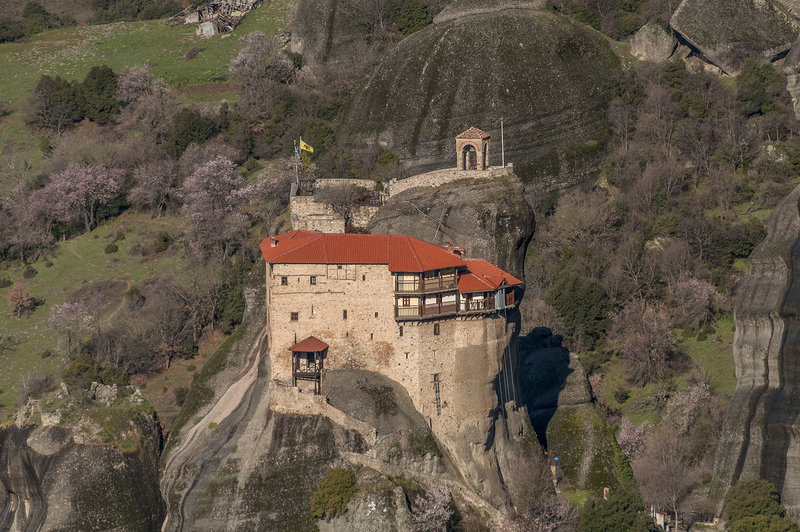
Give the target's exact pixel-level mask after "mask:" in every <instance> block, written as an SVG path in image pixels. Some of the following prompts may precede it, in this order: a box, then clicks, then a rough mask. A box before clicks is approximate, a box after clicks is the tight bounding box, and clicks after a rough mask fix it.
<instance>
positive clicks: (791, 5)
mask: <svg viewBox="0 0 800 532" xmlns="http://www.w3.org/2000/svg"><path fill="white" fill-rule="evenodd" d="M776 2H778V3H779V4H780V5H782V6H783V7H785V8H786V9H788V10H789V13H791V14H792V15H793V16H794V17H795V18H800V0H776Z"/></svg>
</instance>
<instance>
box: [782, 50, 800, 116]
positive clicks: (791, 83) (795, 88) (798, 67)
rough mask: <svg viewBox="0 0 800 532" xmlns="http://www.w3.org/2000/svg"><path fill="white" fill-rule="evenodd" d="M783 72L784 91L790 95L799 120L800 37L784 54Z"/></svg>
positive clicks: (795, 114)
mask: <svg viewBox="0 0 800 532" xmlns="http://www.w3.org/2000/svg"><path fill="white" fill-rule="evenodd" d="M783 72H784V74H786V91H787V92H788V93H789V95H790V96H791V97H792V107H793V108H794V116H795V118H797V119H798V120H800V38H798V40H797V41H795V43H794V45H793V46H792V49H791V50H789V53H788V54H786V59H785V60H784V62H783Z"/></svg>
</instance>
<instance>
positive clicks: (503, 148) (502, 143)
mask: <svg viewBox="0 0 800 532" xmlns="http://www.w3.org/2000/svg"><path fill="white" fill-rule="evenodd" d="M500 153H501V155H502V159H503V168H505V167H506V142H505V137H504V136H503V117H502V116H501V117H500Z"/></svg>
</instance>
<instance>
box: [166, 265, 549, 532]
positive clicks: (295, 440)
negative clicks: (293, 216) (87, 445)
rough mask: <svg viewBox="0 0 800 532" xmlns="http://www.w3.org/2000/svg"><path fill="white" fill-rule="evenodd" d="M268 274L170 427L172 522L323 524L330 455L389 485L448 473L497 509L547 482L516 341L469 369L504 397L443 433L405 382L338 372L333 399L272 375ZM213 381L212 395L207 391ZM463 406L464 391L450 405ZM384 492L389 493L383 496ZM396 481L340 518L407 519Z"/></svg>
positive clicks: (385, 522) (333, 461)
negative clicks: (320, 494) (313, 503)
mask: <svg viewBox="0 0 800 532" xmlns="http://www.w3.org/2000/svg"><path fill="white" fill-rule="evenodd" d="M263 276H264V271H263V269H261V270H260V271H259V272H258V273H257V274H255V275H254V276H253V278H252V279H251V282H250V283H248V286H247V287H246V288H245V299H246V301H247V309H246V312H245V316H244V319H243V325H242V327H244V329H242V330H243V332H242V333H241V334H240V336H238V337H236V338H234V340H235V341H233V342H232V343H231V344H230V346H229V350H228V354H227V358H226V359H224V360H223V359H221V360H216V359H215V358H212V359H211V360H210V361H209V362H208V363H207V364H206V368H204V369H203V371H202V372H201V374H200V375H198V377H197V378H196V379H195V382H194V384H193V387H192V390H191V391H190V392H189V395H188V396H187V398H186V403H185V404H184V409H186V411H185V412H184V411H182V412H181V414H180V416H179V417H180V418H183V419H184V420H194V423H191V422H189V423H183V424H182V425H179V424H178V423H177V422H176V428H175V429H174V430H173V433H172V435H171V436H170V443H169V445H168V447H167V449H166V450H165V452H164V458H163V471H164V472H163V475H162V480H161V491H162V493H163V496H164V498H165V499H166V501H167V505H168V514H167V518H166V520H165V521H164V525H163V529H164V530H189V529H192V530H193V529H202V530H221V529H247V530H257V529H268V530H280V529H313V528H314V525H315V524H316V523H315V520H314V519H313V517H312V516H311V514H310V510H309V502H310V500H311V496H312V494H313V492H314V491H315V490H316V487H317V484H318V482H319V480H320V479H321V478H322V476H323V475H324V473H325V471H326V470H327V469H328V468H329V467H347V468H350V469H352V470H354V471H356V474H357V476H358V479H359V480H358V481H359V485H361V484H362V482H367V480H368V477H370V475H374V473H375V472H377V473H378V474H380V475H381V478H382V479H383V480H382V481H381V482H382V483H381V482H379V483H378V485H379V486H383V487H384V488H385V487H386V486H387V483H389V484H390V483H391V482H392V480H391V478H392V477H403V478H413V479H415V480H416V481H417V482H421V483H424V484H425V485H428V486H431V485H441V486H443V487H446V488H447V489H448V490H449V491H451V493H453V495H454V497H455V498H456V500H457V501H458V502H459V504H462V505H465V504H466V505H470V506H472V507H473V508H476V509H478V510H479V511H480V512H485V514H486V515H489V516H491V517H493V518H496V517H497V515H498V513H499V511H500V510H501V509H503V508H505V507H506V505H511V504H513V505H514V506H515V507H517V508H525V504H526V501H527V500H528V499H529V498H530V493H531V491H532V490H541V489H547V487H548V486H547V485H546V484H543V483H542V482H539V483H538V484H537V482H536V481H535V480H534V481H531V478H532V474H533V473H534V472H535V471H537V470H541V457H540V455H539V454H538V453H537V452H536V451H537V450H538V446H537V445H536V442H535V438H533V437H532V434H533V430H532V429H531V428H530V422H529V420H528V416H527V411H526V410H525V409H524V408H520V409H517V408H515V406H514V402H513V401H514V398H515V396H514V394H509V393H507V391H508V390H510V389H512V388H514V387H513V386H512V384H511V383H512V381H513V379H514V377H513V371H512V370H511V368H512V367H513V366H514V364H516V357H515V353H516V351H515V350H513V351H509V353H510V354H509V355H508V356H503V351H504V350H503V348H502V346H501V345H500V343H499V342H497V345H495V344H494V343H493V344H492V345H487V346H486V348H485V351H486V353H484V354H483V355H484V357H485V358H489V359H491V360H492V361H494V362H495V364H494V365H492V364H487V365H486V366H485V367H483V366H481V365H480V364H478V363H473V364H472V365H471V366H470V365H465V369H464V370H463V371H474V372H478V373H480V374H481V375H482V376H483V377H484V381H483V382H482V384H484V385H485V386H486V387H487V388H489V389H491V390H497V393H496V397H495V396H494V395H493V397H494V398H495V400H494V402H493V404H492V405H490V408H488V409H487V410H486V411H485V412H483V414H484V415H483V417H481V418H480V419H473V418H470V421H471V422H470V423H466V425H469V426H466V427H463V429H461V430H453V431H451V432H448V433H446V434H441V435H439V434H437V435H436V438H433V437H432V435H431V431H430V429H429V427H428V423H427V421H426V420H425V419H424V418H423V417H422V416H421V415H419V414H418V413H417V412H416V411H415V410H413V405H412V404H411V399H410V397H409V396H408V395H407V394H405V395H404V393H405V392H404V391H403V390H404V389H403V388H402V387H401V386H400V385H399V384H397V383H393V382H391V381H389V380H388V379H387V378H386V377H383V376H381V375H378V374H371V375H367V374H366V373H368V372H364V371H361V372H359V371H356V370H348V371H341V372H329V375H326V376H325V377H324V379H323V383H322V391H323V393H325V394H327V393H328V389H326V386H328V384H329V385H330V386H329V390H330V393H331V395H330V397H329V399H330V402H327V401H325V400H321V399H322V398H320V397H319V396H314V395H312V394H311V393H308V392H305V393H300V392H299V391H298V389H297V388H289V387H284V386H280V385H278V384H276V383H274V382H272V377H271V369H270V367H271V364H270V361H269V359H268V357H264V356H262V354H263V353H264V348H265V342H266V338H265V324H264V305H265V301H264V299H265V298H264V287H263ZM497 321H498V322H499V320H497ZM517 321H518V320H517ZM517 321H514V320H512V321H511V323H509V324H508V325H507V329H508V331H507V336H508V338H507V341H512V340H514V341H515V340H516V335H515V331H516V330H517V328H518V323H517ZM504 323H505V322H504ZM493 325H496V324H493ZM502 345H506V344H502ZM496 351H499V352H496ZM221 352H224V350H223V351H221ZM216 356H217V355H215V357H216ZM469 358H470V359H471V360H472V359H473V357H469ZM512 358H513V360H512ZM475 359H476V360H481V361H483V358H479V357H475ZM209 366H211V367H212V368H213V374H212V372H211V371H210V370H208V368H209ZM468 366H469V367H468ZM329 378H330V382H328V379H329ZM203 388H208V391H207V392H206V394H210V395H211V396H212V398H211V399H210V400H209V401H207V402H203V403H198V401H197V399H196V398H197V397H198V396H200V395H201V394H200V393H199V391H202V389H203ZM386 389H389V390H394V391H393V392H392V395H393V396H394V398H395V401H391V402H390V403H394V404H395V405H396V407H397V408H398V409H399V410H400V412H398V413H397V414H396V416H400V417H391V416H390V417H388V418H387V417H386V414H385V412H381V410H382V409H383V408H385V407H386V404H387V403H386V401H385V395H386V394H387V393H388V392H386V391H385V390H386ZM514 389H516V390H518V389H519V387H518V386H517V387H516V388H514ZM500 390H505V391H506V392H500ZM401 392H402V393H401ZM465 395H469V394H465ZM469 400H470V397H466V398H464V399H463V401H465V402H469ZM473 402H474V401H473ZM198 404H199V406H198ZM189 405H194V406H189ZM459 406H460V405H459V404H457V400H456V398H455V397H454V399H453V404H452V405H450V407H451V408H458V407H459ZM401 418H402V419H401ZM440 446H441V447H440ZM390 491H391V490H390ZM375 493H379V494H380V493H383V494H384V496H382V497H383V498H382V499H376V498H375V497H376V495H375ZM385 493H386V490H385V489H383V488H380V487H378V488H376V489H375V490H365V491H364V493H363V496H360V497H358V498H355V499H354V500H353V501H351V506H350V508H351V510H352V512H353V513H352V514H350V515H349V516H348V517H346V518H343V519H342V520H340V521H339V520H337V526H338V525H340V526H339V528H338V529H342V528H344V529H352V530H363V529H368V528H365V527H367V523H369V522H371V521H372V522H374V523H377V525H376V526H379V527H380V528H382V529H383V528H385V529H387V530H392V529H394V528H399V529H403V528H402V527H403V526H406V525H404V524H403V523H405V524H407V523H408V515H405V513H404V511H403V508H401V507H398V506H396V501H398V500H401V498H400V497H397V493H395V491H392V493H393V495H392V496H391V499H392V500H390V501H388V502H387V501H386V500H385V499H386V497H385ZM402 500H404V498H402ZM381 501H382V502H381ZM379 503H380V504H379ZM384 510H386V511H385V512H384ZM376 511H377V512H378V514H375V512H376ZM323 528H324V526H323ZM406 528H407V527H406ZM373 529H374V528H373Z"/></svg>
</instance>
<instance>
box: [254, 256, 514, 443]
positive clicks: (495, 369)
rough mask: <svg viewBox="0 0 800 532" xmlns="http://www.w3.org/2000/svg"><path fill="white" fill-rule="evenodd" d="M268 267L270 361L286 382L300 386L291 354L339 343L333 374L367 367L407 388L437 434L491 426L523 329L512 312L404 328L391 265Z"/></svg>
mask: <svg viewBox="0 0 800 532" xmlns="http://www.w3.org/2000/svg"><path fill="white" fill-rule="evenodd" d="M267 270H268V271H267V279H266V281H267V287H268V288H267V297H268V318H267V319H268V324H269V337H270V339H271V343H270V357H271V361H272V371H273V376H274V378H276V379H278V380H279V381H282V382H284V383H288V382H291V354H290V351H289V348H290V347H291V346H292V345H294V343H295V342H298V341H301V340H303V339H305V338H306V337H308V336H315V337H317V338H319V339H320V340H322V341H324V342H326V343H327V344H328V345H329V346H330V348H329V349H328V353H327V357H326V359H325V368H328V369H364V370H368V371H374V372H376V373H380V374H382V375H384V376H386V377H388V378H390V379H392V380H394V381H396V382H398V383H400V384H401V385H402V386H403V387H404V388H405V389H406V390H407V391H408V393H409V395H410V396H411V400H412V401H413V403H414V407H415V408H416V409H417V410H418V411H419V412H421V413H422V414H423V415H425V416H426V417H429V418H430V423H431V427H432V428H433V430H434V432H436V433H441V432H443V431H452V430H455V429H456V428H457V427H459V426H460V425H461V424H462V423H464V422H467V423H473V422H474V423H479V422H481V421H482V420H487V419H488V416H489V412H491V411H492V410H493V409H494V408H496V407H497V404H498V400H497V396H496V394H495V391H494V388H493V382H494V379H495V377H496V376H497V374H498V373H499V372H500V371H501V360H502V359H503V358H504V356H506V357H510V356H512V355H511V354H510V353H509V351H511V350H512V349H514V348H513V346H512V342H511V339H512V336H513V335H514V333H515V329H514V327H515V326H514V325H513V324H509V323H508V322H507V320H506V318H505V316H503V315H499V314H489V315H483V316H476V317H469V318H463V317H451V318H443V319H439V320H430V321H420V322H413V321H404V322H397V321H396V320H395V318H394V291H393V279H392V274H391V272H389V270H388V268H387V267H386V265H362V264H356V265H354V264H344V265H340V266H337V265H326V264H275V265H272V266H271V267H268V269H267ZM311 276H314V282H315V283H316V284H311ZM282 277H286V281H287V283H286V285H282V284H281V282H282ZM345 312H346V314H345ZM292 313H296V317H297V319H296V320H292V319H291V317H292ZM435 325H438V326H439V334H438V335H436V334H434V326H435ZM434 375H438V377H437V378H438V382H439V392H440V394H439V396H440V401H439V407H438V408H437V404H436V399H435V391H434V390H435V386H434ZM323 392H324V390H323Z"/></svg>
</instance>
